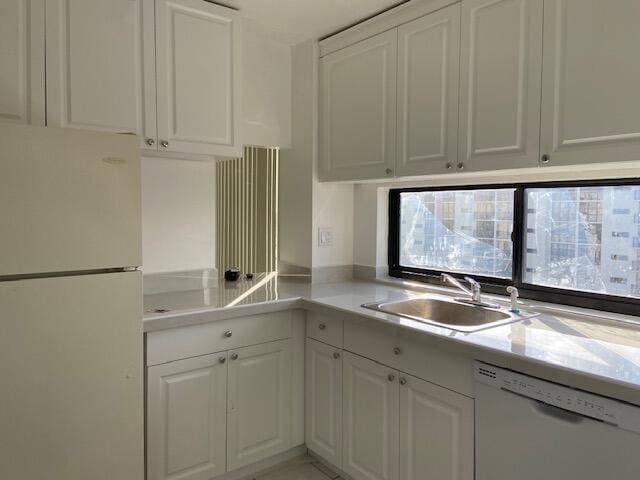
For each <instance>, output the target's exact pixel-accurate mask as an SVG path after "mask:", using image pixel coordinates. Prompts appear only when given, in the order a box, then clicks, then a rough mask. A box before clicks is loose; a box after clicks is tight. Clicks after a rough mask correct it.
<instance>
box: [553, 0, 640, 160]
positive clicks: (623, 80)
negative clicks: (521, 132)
mask: <svg viewBox="0 0 640 480" xmlns="http://www.w3.org/2000/svg"><path fill="white" fill-rule="evenodd" d="M544 17H545V18H544V69H543V85H542V142H541V145H542V153H543V154H547V155H549V156H550V159H549V160H548V161H547V162H544V161H543V166H544V165H568V164H579V163H592V162H611V161H625V160H639V159H640V95H638V85H640V62H639V61H638V46H639V45H640V29H639V28H638V19H640V2H638V1H637V0H616V1H615V2H602V1H598V0H545V2H544ZM543 160H544V159H543Z"/></svg>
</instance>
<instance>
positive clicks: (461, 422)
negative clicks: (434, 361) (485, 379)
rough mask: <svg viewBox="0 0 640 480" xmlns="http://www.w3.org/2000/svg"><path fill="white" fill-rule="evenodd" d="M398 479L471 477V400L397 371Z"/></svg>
mask: <svg viewBox="0 0 640 480" xmlns="http://www.w3.org/2000/svg"><path fill="white" fill-rule="evenodd" d="M399 383H400V480H425V479H426V480H431V479H433V480H472V479H473V462H474V442H473V433H474V432H473V415H474V408H473V400H472V399H471V398H468V397H465V396H464V395H460V394H457V393H455V392H452V391H450V390H447V389H446V388H442V387H439V386H437V385H434V384H432V383H429V382H425V381H424V380H420V379H418V378H414V377H411V376H409V375H401V376H400V379H399Z"/></svg>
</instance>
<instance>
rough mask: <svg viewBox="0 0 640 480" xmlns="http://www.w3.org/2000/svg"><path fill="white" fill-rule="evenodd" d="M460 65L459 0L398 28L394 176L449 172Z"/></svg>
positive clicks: (454, 147) (453, 160)
mask: <svg viewBox="0 0 640 480" xmlns="http://www.w3.org/2000/svg"><path fill="white" fill-rule="evenodd" d="M459 64H460V5H452V6H451V7H448V8H444V9H442V10H440V11H438V12H436V13H433V14H431V15H427V16H424V17H421V18H419V19H417V20H414V21H413V22H410V23H407V24H405V25H402V26H401V27H400V28H399V30H398V154H397V160H396V163H397V172H396V174H397V175H425V174H433V173H447V172H450V171H453V168H454V167H455V165H456V163H457V154H458V77H459Z"/></svg>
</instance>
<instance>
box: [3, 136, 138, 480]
mask: <svg viewBox="0 0 640 480" xmlns="http://www.w3.org/2000/svg"><path fill="white" fill-rule="evenodd" d="M141 256H142V255H141V219H140V161H139V156H138V140H137V138H136V137H134V136H128V135H114V134H108V133H98V132H89V131H80V130H71V129H57V128H42V127H30V126H23V125H11V124H4V125H2V124H0V479H7V480H8V479H11V480H38V479H45V478H46V479H47V480H116V479H117V480H142V479H143V478H144V434H143V369H142V355H143V353H142V352H143V350H142V278H141V273H140V272H139V271H138V270H137V267H138V266H139V265H141V263H142V262H141Z"/></svg>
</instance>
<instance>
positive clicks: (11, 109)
mask: <svg viewBox="0 0 640 480" xmlns="http://www.w3.org/2000/svg"><path fill="white" fill-rule="evenodd" d="M44 1H45V0H2V1H0V65H1V66H2V67H1V68H0V122H11V123H24V124H31V125H44V123H45V83H44V74H45V73H44V68H45V63H44V61H45V60H44V55H45V53H44V48H45V47H44V45H45V39H44V35H45V32H44V25H45V24H44V16H45V8H44Z"/></svg>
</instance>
